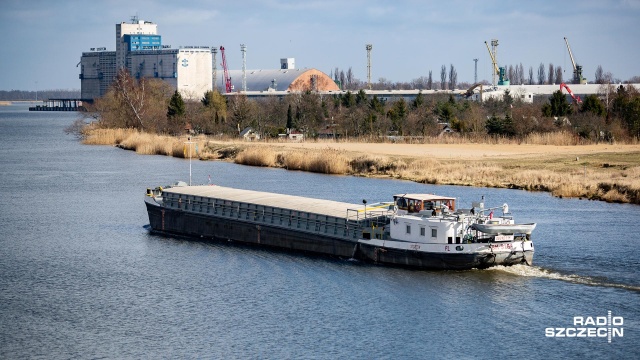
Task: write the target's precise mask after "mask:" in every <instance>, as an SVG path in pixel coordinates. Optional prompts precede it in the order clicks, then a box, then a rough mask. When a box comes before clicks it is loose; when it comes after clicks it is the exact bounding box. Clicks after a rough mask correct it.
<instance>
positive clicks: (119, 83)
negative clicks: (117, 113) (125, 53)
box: [112, 68, 146, 130]
mask: <svg viewBox="0 0 640 360" xmlns="http://www.w3.org/2000/svg"><path fill="white" fill-rule="evenodd" d="M112 86H113V89H114V90H115V92H116V97H117V98H119V99H120V101H121V103H122V104H123V105H124V106H125V108H126V109H127V113H129V115H130V120H131V121H132V123H129V124H128V125H129V126H132V127H135V128H138V129H141V130H144V129H145V124H144V121H143V117H144V114H145V111H146V108H145V104H146V103H145V95H146V94H145V91H144V87H145V79H144V78H143V79H141V80H140V81H139V82H138V83H137V84H136V80H135V79H134V78H133V77H131V75H130V74H129V72H128V71H127V70H126V69H124V68H123V69H120V71H119V72H118V76H117V77H116V80H115V81H114V82H113V85H112Z"/></svg>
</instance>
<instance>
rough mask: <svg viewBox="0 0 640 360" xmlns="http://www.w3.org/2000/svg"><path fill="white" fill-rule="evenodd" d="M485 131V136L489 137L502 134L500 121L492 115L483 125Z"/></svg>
mask: <svg viewBox="0 0 640 360" xmlns="http://www.w3.org/2000/svg"><path fill="white" fill-rule="evenodd" d="M485 127H486V129H487V134H489V135H499V134H502V131H503V129H502V121H501V120H500V119H498V117H497V116H496V115H495V114H493V115H491V117H490V118H489V119H487V123H486V124H485Z"/></svg>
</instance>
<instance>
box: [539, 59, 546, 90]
mask: <svg viewBox="0 0 640 360" xmlns="http://www.w3.org/2000/svg"><path fill="white" fill-rule="evenodd" d="M546 78H547V75H546V74H545V72H544V64H543V63H540V66H538V84H539V85H542V84H544V81H545V79H546Z"/></svg>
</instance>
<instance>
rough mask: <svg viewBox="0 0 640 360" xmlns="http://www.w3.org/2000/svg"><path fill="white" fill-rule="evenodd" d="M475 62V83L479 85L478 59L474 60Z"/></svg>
mask: <svg viewBox="0 0 640 360" xmlns="http://www.w3.org/2000/svg"><path fill="white" fill-rule="evenodd" d="M473 61H474V62H475V63H476V64H475V73H474V75H473V83H474V84H477V83H478V59H473Z"/></svg>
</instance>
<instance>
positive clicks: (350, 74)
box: [347, 66, 354, 89]
mask: <svg viewBox="0 0 640 360" xmlns="http://www.w3.org/2000/svg"><path fill="white" fill-rule="evenodd" d="M353 80H354V77H353V70H351V66H349V70H347V88H348V89H351V87H352V85H353Z"/></svg>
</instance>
